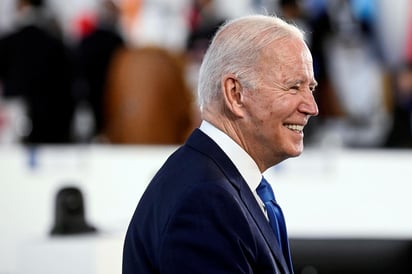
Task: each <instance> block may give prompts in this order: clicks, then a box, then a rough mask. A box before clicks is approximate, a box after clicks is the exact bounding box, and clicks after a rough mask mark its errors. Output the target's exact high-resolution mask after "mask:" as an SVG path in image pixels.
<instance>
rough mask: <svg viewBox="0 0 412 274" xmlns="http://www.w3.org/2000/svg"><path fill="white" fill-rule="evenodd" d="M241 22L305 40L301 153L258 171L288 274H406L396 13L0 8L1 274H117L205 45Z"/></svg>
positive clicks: (401, 58) (132, 1)
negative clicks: (276, 200)
mask: <svg viewBox="0 0 412 274" xmlns="http://www.w3.org/2000/svg"><path fill="white" fill-rule="evenodd" d="M251 13H262V14H276V15H278V16H280V17H282V18H284V19H286V20H288V21H290V22H292V23H294V24H296V25H298V26H299V27H300V28H302V29H303V30H305V33H306V39H307V43H308V45H309V47H310V49H311V51H312V54H313V59H314V71H315V77H316V79H317V81H318V82H319V86H318V88H317V91H316V93H315V96H316V99H317V102H318V105H319V110H320V114H319V116H318V117H316V118H312V120H311V121H310V123H309V126H307V127H306V128H305V145H306V150H305V152H304V154H303V155H302V156H301V157H299V158H296V159H290V160H288V161H286V162H284V163H282V164H281V165H279V166H277V167H275V168H273V169H271V170H268V171H267V173H268V174H267V177H268V178H270V179H271V180H272V183H273V184H275V185H276V188H277V189H276V191H277V192H279V193H280V194H279V195H278V196H279V197H280V199H282V201H281V203H282V205H283V206H282V207H283V208H284V211H285V215H286V216H287V217H288V220H287V221H288V227H289V230H290V233H289V234H290V236H291V238H292V252H293V253H295V254H294V257H295V265H296V272H297V273H305V274H308V273H309V274H313V273H333V274H336V273H412V266H411V264H412V263H411V262H412V246H411V244H410V240H411V239H412V220H411V218H410V217H409V210H410V209H411V208H412V199H411V197H410V196H411V193H412V187H411V185H410V182H411V179H410V177H411V171H410V168H411V166H412V151H411V148H412V1H411V0H397V1H391V0H329V1H328V0H300V1H299V0H237V1H231V0H214V1H213V0H71V1H59V0H0V217H1V218H2V220H1V221H0V274H15V273H16V274H17V273H30V274H31V273H42V274H45V273H88V274H90V273H99V274H103V273H120V271H121V248H122V241H123V237H124V233H125V230H126V227H127V224H128V221H129V220H130V217H131V215H132V213H133V211H134V208H135V206H136V204H137V202H138V200H139V197H140V195H141V194H142V192H143V191H144V189H145V187H146V185H147V183H148V182H149V181H150V178H151V177H152V176H153V175H154V173H155V172H156V170H157V169H158V168H159V167H160V165H161V164H162V163H163V161H164V160H165V159H166V158H167V156H168V155H170V153H171V152H172V151H173V150H174V149H175V148H176V147H177V146H178V145H179V144H181V143H182V142H184V140H185V138H186V137H187V136H188V134H190V132H191V131H192V130H193V129H194V128H195V127H197V126H198V125H199V121H200V120H199V114H198V110H197V106H196V82H197V72H198V69H199V66H200V62H201V60H202V57H203V54H204V51H205V50H206V48H207V45H208V43H209V40H210V38H211V37H212V35H213V34H214V32H215V31H216V29H217V28H218V27H219V25H221V24H222V23H223V22H224V21H225V20H227V19H231V18H235V17H238V16H241V15H246V14H251ZM233 42H234V43H236V41H233ZM239 58H241V57H239Z"/></svg>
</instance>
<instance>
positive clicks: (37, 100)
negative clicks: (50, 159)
mask: <svg viewBox="0 0 412 274" xmlns="http://www.w3.org/2000/svg"><path fill="white" fill-rule="evenodd" d="M43 4H44V3H43V1H42V0H19V1H18V4H17V8H18V10H17V11H18V14H17V15H18V18H17V19H18V21H17V27H16V29H15V30H14V31H13V32H11V33H9V34H7V35H6V36H4V37H2V38H1V39H0V81H1V82H2V83H3V96H4V97H5V98H22V100H23V101H24V105H25V107H26V108H27V116H28V122H27V128H26V129H25V131H26V132H27V136H23V137H22V141H23V142H24V143H28V144H31V143H33V144H36V143H69V142H71V125H72V115H73V100H72V96H71V84H72V70H71V59H70V55H69V52H68V49H67V47H66V45H65V44H64V42H63V41H62V40H61V39H60V36H59V34H60V32H59V31H58V30H57V29H56V25H55V22H56V21H55V20H52V19H50V17H48V16H47V13H46V12H45V9H46V7H45V5H43Z"/></svg>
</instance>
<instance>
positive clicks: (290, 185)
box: [0, 146, 412, 274]
mask: <svg viewBox="0 0 412 274" xmlns="http://www.w3.org/2000/svg"><path fill="white" fill-rule="evenodd" d="M173 150H174V147H140V146H124V147H109V146H90V147H89V146H79V147H43V148H40V149H38V150H37V151H36V152H35V158H34V159H35V161H34V163H35V165H34V167H31V165H30V159H31V158H30V155H31V154H30V151H29V150H27V149H25V148H22V147H1V148H0V187H1V190H0V216H1V218H2V219H1V220H0V243H1V244H0V273H2V274H6V273H7V274H33V273H42V274H47V273H56V269H57V268H58V266H59V265H61V266H64V265H70V266H71V269H69V270H67V271H68V272H64V273H76V274H82V273H85V274H86V273H87V274H93V273H98V274H106V273H107V274H108V273H110V272H109V271H112V273H120V267H121V248H122V241H123V237H124V233H125V230H126V227H127V224H128V222H129V219H130V217H131V215H132V213H133V211H134V208H135V206H136V204H137V202H138V200H139V197H140V195H141V194H142V192H143V191H144V189H145V187H146V185H147V183H148V182H149V180H150V178H151V177H152V176H153V175H154V173H155V172H156V170H157V169H158V168H159V167H160V165H161V164H162V163H163V162H164V160H165V159H166V158H167V156H168V155H169V154H170V153H171V152H172V151H173ZM411 167H412V151H375V150H365V151H359V150H358V151H347V150H338V149H327V148H319V149H307V150H306V151H305V152H304V154H303V155H302V156H301V157H299V158H294V159H289V160H287V161H285V162H284V163H282V164H280V165H279V166H277V167H276V168H274V169H273V170H270V171H268V173H267V175H266V176H267V177H268V178H269V180H270V181H271V183H272V184H273V186H274V189H275V191H276V193H277V199H278V200H279V202H280V203H281V205H282V207H283V210H284V212H285V215H286V218H287V224H288V230H289V234H290V236H291V237H306V238H307V237H309V238H310V237H361V238H362V237H366V238H367V237H386V238H412V218H409V215H410V213H409V210H410V209H411V208H412V199H411V193H412V184H411V182H412V180H411V178H410V176H411V175H410V174H411V173H410V169H411ZM66 184H70V185H75V186H79V187H80V188H81V189H82V190H83V193H84V196H85V202H86V216H87V219H88V221H89V222H90V223H91V224H92V225H95V226H96V227H97V228H98V229H99V231H100V233H99V234H97V235H96V236H90V237H85V236H84V237H80V238H79V237H69V238H65V239H61V238H57V239H56V238H54V239H52V238H50V237H49V236H48V233H49V231H50V229H51V227H52V225H53V205H54V196H55V194H56V192H57V190H58V189H59V188H60V187H62V186H64V185H66ZM68 254H69V255H68ZM28 269H30V271H28ZM70 271H71V272H70Z"/></svg>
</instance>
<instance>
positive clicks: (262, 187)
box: [256, 177, 276, 203]
mask: <svg viewBox="0 0 412 274" xmlns="http://www.w3.org/2000/svg"><path fill="white" fill-rule="evenodd" d="M256 192H257V194H258V195H259V197H260V199H262V201H263V202H264V203H265V202H269V201H276V199H275V194H274V193H273V190H272V187H271V186H270V184H269V183H268V181H266V179H265V178H264V177H263V178H262V181H260V184H259V186H258V187H257V189H256Z"/></svg>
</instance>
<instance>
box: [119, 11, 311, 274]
mask: <svg viewBox="0 0 412 274" xmlns="http://www.w3.org/2000/svg"><path fill="white" fill-rule="evenodd" d="M315 86H316V81H315V79H314V74H313V64H312V57H311V54H310V52H309V50H308V47H307V45H306V44H305V42H304V37H303V34H302V32H301V31H300V30H299V29H297V28H296V27H294V26H292V25H289V24H287V23H286V22H284V21H282V20H281V19H279V18H276V17H271V16H263V15H252V16H246V17H242V18H238V19H235V20H232V21H230V22H228V23H226V24H225V25H224V26H222V27H221V28H220V29H219V30H218V32H217V33H216V35H215V37H214V39H213V41H212V43H211V45H210V47H209V49H208V51H207V52H206V55H205V57H204V60H203V63H202V66H201V68H200V75H199V85H198V93H199V94H198V96H199V98H198V99H199V105H200V109H201V115H202V119H203V121H202V123H201V125H200V128H199V129H196V130H195V131H194V132H193V133H192V135H191V136H190V137H189V138H188V140H187V141H186V143H185V144H184V145H183V146H182V147H180V148H179V149H178V150H177V151H176V152H175V153H173V154H172V155H171V156H170V158H169V159H168V160H167V161H166V163H165V164H164V165H163V167H161V169H160V170H159V171H158V173H157V174H156V175H155V177H154V178H153V180H152V181H151V183H150V184H149V186H148V188H147V190H146V191H145V193H144V195H143V196H142V198H141V200H140V202H139V204H138V206H137V208H136V211H135V213H134V216H133V218H132V220H131V223H130V226H129V229H128V232H127V235H126V239H125V244H124V254H123V274H132V273H135V274H137V273H139V274H146V273H162V274H165V273H168V274H169V273H176V274H182V273H191V274H193V273H205V274H211V273H213V274H216V273H259V274H263V273H272V274H273V273H293V266H292V260H291V258H290V251H289V244H288V239H287V233H286V226H285V223H284V218H283V214H282V211H281V209H280V207H279V205H278V204H277V203H276V201H275V200H274V197H273V192H272V191H271V187H270V185H269V184H268V183H267V181H266V180H265V179H264V178H263V176H262V174H263V173H264V171H265V170H267V169H268V168H270V167H272V166H274V165H276V164H278V163H280V162H281V161H283V160H285V159H287V158H289V157H296V156H298V155H300V154H301V153H302V150H303V128H304V127H305V125H306V124H307V122H308V120H309V118H310V117H311V116H315V115H317V114H318V108H317V105H316V102H315V100H314V97H313V94H312V93H313V91H314V88H315Z"/></svg>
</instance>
